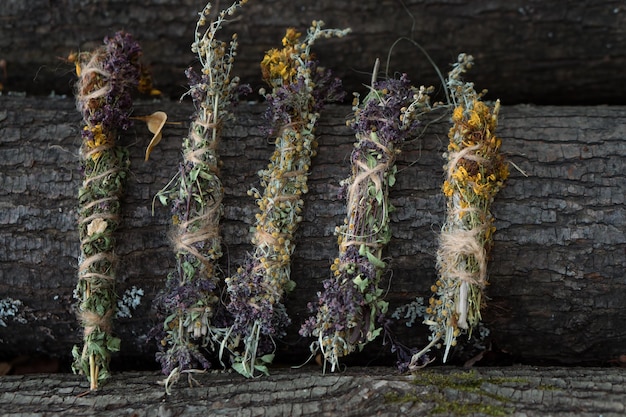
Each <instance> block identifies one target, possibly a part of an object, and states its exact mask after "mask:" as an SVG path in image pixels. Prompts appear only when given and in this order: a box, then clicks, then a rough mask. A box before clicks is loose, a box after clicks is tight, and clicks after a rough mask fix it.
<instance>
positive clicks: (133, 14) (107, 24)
mask: <svg viewBox="0 0 626 417" xmlns="http://www.w3.org/2000/svg"><path fill="white" fill-rule="evenodd" d="M204 3H205V2H204V0H158V1H157V0H134V1H132V2H129V1H124V0H109V1H102V0H80V1H79V0H60V1H54V2H51V1H48V0H27V1H24V0H3V2H2V7H0V60H1V59H4V60H5V61H6V63H7V71H8V78H7V79H6V80H2V79H1V77H2V75H1V73H0V82H3V83H4V84H5V90H6V91H9V90H12V91H27V92H29V93H35V94H43V95H47V94H49V93H50V91H52V90H54V91H56V92H57V94H67V93H69V91H70V85H71V83H70V80H71V71H72V69H71V65H68V64H67V63H64V62H63V61H62V60H61V59H60V58H65V57H67V56H68V54H69V53H70V52H71V51H76V50H90V49H92V48H93V47H94V46H95V45H98V44H100V43H101V41H102V38H103V37H104V36H107V35H110V34H111V33H112V32H113V31H115V30H119V29H125V30H128V31H132V33H133V34H134V35H135V36H136V37H137V39H139V40H140V41H141V43H142V45H143V48H144V51H145V53H144V56H145V60H146V62H148V63H150V64H151V66H152V69H153V72H154V75H155V80H156V83H157V85H158V87H159V88H161V89H162V90H163V91H164V92H165V93H166V94H167V95H168V96H170V97H173V98H175V99H177V98H178V97H179V96H180V95H181V94H182V93H183V92H184V91H185V89H184V86H185V85H186V80H185V78H184V75H183V71H184V69H185V68H186V67H188V66H189V65H191V64H192V63H193V59H194V58H193V55H192V54H191V52H190V51H189V46H190V44H191V42H192V40H193V36H192V35H193V28H194V26H195V20H196V17H197V12H198V11H200V10H201V9H202V7H203V6H204ZM226 3H228V2H226V1H222V2H221V3H220V4H221V7H224V6H225V4H226ZM313 19H321V20H324V21H326V23H327V24H328V25H329V26H334V27H348V26H349V27H352V29H353V34H352V35H350V36H349V37H347V38H345V39H342V40H329V41H324V42H320V43H319V45H318V47H317V48H316V51H317V53H318V55H319V57H320V59H321V61H322V62H323V63H324V65H327V66H328V67H330V68H333V69H335V70H336V72H337V73H338V74H339V75H340V76H341V77H342V78H343V79H344V82H345V84H346V86H347V88H348V91H356V90H361V88H362V86H361V84H363V83H365V84H368V83H369V79H370V75H369V73H370V71H371V68H372V66H373V63H374V60H375V59H376V58H377V57H380V58H382V59H383V60H384V59H385V58H386V56H387V54H388V52H389V50H390V48H391V47H392V45H393V43H394V42H395V41H396V40H398V39H399V38H402V37H407V38H412V39H414V40H415V41H417V42H419V43H420V44H421V45H422V46H423V47H424V48H425V49H426V50H427V51H428V52H429V54H430V55H431V56H432V58H433V60H434V62H435V63H436V64H437V65H438V66H439V67H440V68H441V69H442V71H443V72H444V73H445V72H446V71H447V70H448V69H449V68H448V65H449V64H450V63H451V62H454V60H455V59H456V56H457V54H458V53H460V52H467V53H470V54H473V55H474V56H475V57H476V58H477V70H476V71H475V74H473V75H472V78H473V79H474V80H475V81H476V83H477V85H478V86H480V87H481V88H489V89H490V91H491V92H492V93H493V94H494V97H495V96H497V97H500V98H501V99H502V100H503V103H506V104H514V103H536V104H576V103H578V104H581V103H584V104H604V103H611V104H626V103H625V102H624V96H623V94H622V91H621V89H619V88H616V87H617V86H623V85H625V84H626V72H625V71H623V68H625V67H626V54H625V53H624V50H623V48H621V47H620V46H622V45H623V44H624V41H625V38H626V8H625V7H624V4H623V2H621V1H619V0H610V1H603V2H597V1H593V0H582V1H576V2H568V3H567V4H563V3H561V2H546V1H538V0H534V1H527V0H512V1H511V0H495V1H463V0H383V1H381V0H360V1H351V0H318V1H305V0H301V1H293V0H262V1H259V0H252V1H250V3H249V5H248V6H246V8H245V9H244V10H243V12H242V18H241V20H239V21H238V22H237V23H236V24H234V25H233V26H232V28H233V30H236V31H237V32H238V33H239V34H240V41H241V49H240V54H239V56H238V59H237V68H236V71H235V72H236V73H238V74H239V75H241V77H242V79H243V80H244V82H249V83H250V84H252V86H253V87H254V88H255V89H256V88H257V87H259V86H260V84H261V81H260V73H259V67H258V62H259V61H260V59H261V58H262V56H263V52H264V51H265V50H267V49H268V48H271V47H275V46H276V45H277V44H278V43H279V41H280V39H281V37H282V36H283V33H284V30H285V28H286V27H288V26H295V27H297V28H299V29H302V30H304V29H306V28H307V27H308V25H309V24H310V22H311V20H313ZM390 68H391V72H392V73H393V72H396V71H399V72H406V73H408V74H409V75H410V77H411V79H413V80H416V82H417V81H419V82H420V83H424V84H431V83H438V81H437V80H436V78H435V76H434V71H433V69H432V68H431V67H430V64H429V63H428V61H427V60H426V58H425V57H424V56H423V54H422V53H420V52H419V51H418V50H417V48H415V47H413V46H412V45H411V44H410V43H409V42H402V43H400V44H399V45H398V46H397V47H396V48H395V49H394V50H393V52H392V54H391V66H390Z"/></svg>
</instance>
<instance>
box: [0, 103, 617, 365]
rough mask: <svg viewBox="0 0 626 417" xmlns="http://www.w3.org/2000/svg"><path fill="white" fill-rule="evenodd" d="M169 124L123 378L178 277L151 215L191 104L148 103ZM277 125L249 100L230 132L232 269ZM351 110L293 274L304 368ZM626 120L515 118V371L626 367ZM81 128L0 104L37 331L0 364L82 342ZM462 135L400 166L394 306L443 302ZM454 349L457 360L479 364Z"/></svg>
mask: <svg viewBox="0 0 626 417" xmlns="http://www.w3.org/2000/svg"><path fill="white" fill-rule="evenodd" d="M156 110H164V111H166V112H168V113H169V115H170V118H169V120H170V121H174V122H176V121H179V122H183V123H182V124H180V125H174V124H171V125H166V129H165V132H164V135H165V138H164V140H163V141H162V143H161V145H159V147H158V148H157V149H156V150H155V151H154V152H153V153H152V156H151V160H150V162H148V163H144V162H143V153H144V148H145V145H146V144H147V142H148V140H149V137H150V134H149V133H148V131H147V129H145V127H144V126H142V125H139V124H137V125H136V126H135V128H134V131H133V132H131V133H130V134H129V138H128V140H129V141H130V142H132V143H133V145H132V150H131V154H132V175H131V177H130V181H129V184H128V188H127V196H126V198H125V199H124V203H123V210H124V213H123V216H124V217H123V225H122V228H121V231H120V232H119V238H118V242H119V249H118V252H117V253H118V255H119V258H120V264H119V269H118V282H119V285H118V290H119V294H122V292H123V291H124V290H126V289H128V288H130V287H132V286H137V287H139V288H142V289H143V290H144V291H145V293H146V294H145V296H144V298H143V300H142V303H141V305H140V306H139V308H138V310H136V311H135V312H134V313H133V318H131V319H120V320H118V321H117V323H116V327H115V330H116V332H117V333H118V334H119V335H120V336H121V338H122V352H121V353H120V355H119V357H118V358H120V359H121V360H129V359H133V362H132V363H131V365H128V363H126V366H123V365H119V366H118V367H117V368H116V369H124V368H125V367H126V368H127V367H128V366H137V365H138V360H140V359H142V360H143V361H145V362H147V363H149V364H151V365H152V366H154V363H153V362H152V360H153V352H154V342H147V341H146V334H147V332H148V330H149V329H150V327H151V326H152V325H154V324H155V322H154V316H153V313H152V312H151V309H150V304H151V301H152V299H153V297H154V295H155V293H156V292H157V291H158V290H159V289H160V288H161V286H162V285H163V283H164V281H165V276H166V274H167V272H168V270H169V268H170V267H172V265H173V255H172V254H171V252H170V247H169V245H168V240H167V230H168V223H169V215H168V209H167V208H165V207H161V206H159V205H158V203H157V206H156V207H155V215H154V216H152V215H151V201H152V198H153V196H154V195H155V194H156V192H157V191H158V190H159V189H160V188H161V187H163V186H164V185H165V184H166V183H167V182H168V181H169V179H170V178H171V176H172V175H173V174H174V172H175V170H176V167H177V164H178V162H179V158H180V145H179V144H180V139H181V138H182V137H183V136H184V135H185V134H186V130H187V125H188V124H187V121H188V119H189V116H190V114H191V112H192V108H191V105H190V104H189V103H187V102H185V103H182V104H181V103H178V102H169V101H162V102H158V101H157V102H142V103H139V104H138V105H137V106H136V110H135V114H137V115H144V114H149V113H152V112H153V111H156ZM263 111H264V106H263V105H260V104H254V105H248V104H242V105H241V107H240V108H239V109H238V112H237V113H238V122H237V123H236V124H233V125H229V126H228V127H227V129H226V131H225V136H226V137H225V138H224V141H223V142H222V149H221V154H222V156H223V162H224V164H223V171H222V174H223V179H224V184H225V189H226V199H225V204H226V213H225V219H224V221H223V235H224V243H225V245H226V251H225V253H226V256H225V257H224V258H223V261H224V264H223V268H224V270H225V271H228V270H229V269H232V268H236V266H237V265H238V263H239V262H240V261H241V260H242V259H243V255H244V253H245V251H247V250H249V249H250V247H251V246H250V245H249V235H248V229H249V227H250V226H251V223H252V221H253V218H254V213H255V209H256V207H255V204H254V201H253V199H251V198H250V197H248V196H247V195H246V191H247V190H248V188H250V187H251V186H253V185H256V184H257V183H258V177H257V175H256V172H257V171H258V170H259V169H261V168H262V167H264V166H265V165H266V164H267V161H268V158H269V156H270V154H271V152H272V151H273V145H271V144H270V143H268V139H267V138H265V137H264V136H263V133H262V126H263V124H264V122H263V119H262V112H263ZM349 113H350V108H349V107H347V106H334V107H329V108H328V109H327V111H325V112H324V113H323V116H322V119H321V122H320V126H319V129H318V133H319V135H320V139H319V142H320V150H319V155H318V156H317V157H316V159H315V161H314V166H313V169H312V174H311V176H310V182H309V190H310V191H309V194H307V195H306V204H305V206H306V211H305V212H304V222H303V223H302V225H301V228H300V231H299V240H298V244H297V248H296V252H295V255H294V263H293V269H292V271H293V277H294V279H295V281H296V282H297V285H298V287H297V289H296V291H295V292H294V293H293V295H292V296H291V298H290V299H289V301H288V304H287V307H288V309H289V313H290V315H291V317H292V319H293V321H294V324H295V325H294V327H293V328H292V329H291V330H290V335H289V337H288V338H287V339H286V341H285V343H281V344H279V346H278V354H279V357H278V361H279V362H280V361H284V362H287V363H289V364H297V363H302V362H303V361H304V360H305V359H306V357H307V356H308V343H309V341H308V340H301V339H300V338H299V337H298V336H297V326H299V325H300V324H301V323H302V322H303V320H304V319H305V318H306V317H307V311H306V303H307V302H309V301H311V300H312V298H313V295H314V294H315V292H316V291H319V290H320V285H321V281H322V279H323V278H324V277H325V276H326V274H328V273H329V270H328V267H329V261H330V260H331V259H332V258H333V257H334V256H335V254H336V250H337V249H336V239H335V237H334V236H333V231H334V228H335V226H336V225H337V224H339V222H341V221H343V217H344V203H343V202H342V201H340V200H337V198H336V193H337V190H338V183H339V181H340V180H341V179H343V178H344V177H345V176H347V174H348V168H349V167H348V161H347V159H348V155H349V152H350V150H351V147H352V142H353V140H354V138H353V136H352V134H351V131H350V129H349V128H347V127H346V126H345V122H344V121H345V118H346V116H347V115H348V114H349ZM625 117H626V108H625V107H532V106H510V107H509V106H505V107H504V108H503V110H502V113H501V123H500V135H501V137H502V138H503V149H504V151H505V152H508V153H509V155H510V160H511V161H512V162H514V163H515V164H516V165H517V166H518V167H520V168H521V169H522V170H524V171H525V173H526V174H527V175H528V177H524V176H523V175H522V174H521V173H520V172H518V171H517V170H515V169H512V170H511V172H512V175H511V178H510V180H509V181H508V184H507V186H506V187H505V188H504V189H503V191H502V192H501V193H500V194H499V195H498V198H497V200H496V202H495V204H494V206H493V208H494V213H495V217H496V219H497V223H496V226H497V227H498V232H497V233H496V242H495V250H494V251H493V259H492V262H491V264H490V281H491V285H490V287H489V288H488V295H489V297H490V298H491V300H490V302H489V308H488V310H487V311H486V312H485V314H484V320H485V323H486V326H487V327H488V328H489V330H490V331H491V334H490V338H489V341H492V342H493V343H494V345H495V346H497V347H498V348H499V349H500V350H502V351H505V352H507V353H508V354H510V355H511V356H512V359H514V360H521V361H525V362H527V363H528V362H530V363H540V362H542V363H543V362H549V361H560V362H565V363H577V364H582V363H606V362H607V361H610V360H612V359H615V358H617V357H618V356H619V355H620V354H624V353H626V352H625V351H624V345H625V342H626V325H625V324H624V323H626V309H624V306H623V300H624V299H626V281H625V280H624V278H625V277H624V267H625V266H626V263H625V262H626V261H625V259H626V238H625V236H624V230H625V228H626V208H625V207H626V206H625V203H624V195H625V194H626V185H625V184H626V181H625V178H624V173H625V172H626V152H624V147H625V145H624V144H625V143H626V142H625V138H626V125H624V123H623V120H624V118H625ZM79 128H80V116H79V115H78V114H77V112H76V111H75V109H74V103H73V101H72V100H70V99H63V98H21V97H7V96H0V138H2V139H1V142H0V246H1V247H2V250H1V251H0V299H2V298H4V297H7V296H10V297H12V298H14V299H19V300H21V301H22V302H23V303H24V305H23V307H22V309H21V313H20V314H21V316H22V318H23V319H25V320H26V323H25V324H20V323H18V322H16V321H15V320H11V319H7V323H8V327H0V339H2V343H0V356H4V357H9V358H10V357H11V356H13V355H16V354H18V353H30V354H44V355H51V356H55V357H58V358H61V359H66V358H67V356H68V355H69V352H70V349H71V347H72V345H73V344H75V343H78V342H79V341H80V336H79V329H78V323H77V322H76V319H75V317H74V314H73V312H72V311H71V306H72V303H73V299H72V291H73V289H74V286H75V282H76V257H77V255H78V237H77V232H76V204H77V203H76V192H77V189H78V185H79V181H80V175H79V172H78V169H77V167H78V162H77V156H76V152H77V149H78V145H79V140H80V139H79ZM448 128H449V124H448V123H447V122H446V121H443V122H437V123H433V124H432V125H430V126H429V127H428V129H427V131H426V134H425V135H424V136H423V137H422V138H421V139H419V140H416V141H414V142H412V143H409V144H407V146H406V148H405V151H404V152H403V153H402V154H401V155H400V157H399V161H398V163H399V171H400V173H399V175H398V182H397V184H396V186H395V187H394V189H393V192H392V200H393V201H392V202H393V204H394V205H395V206H396V208H397V209H396V211H395V212H394V214H393V218H392V221H393V224H392V228H393V234H394V237H393V240H392V242H391V244H390V245H389V253H388V256H389V260H390V265H391V268H392V270H393V275H392V280H391V283H390V285H389V293H388V297H387V298H388V300H389V301H390V302H391V304H392V309H393V308H395V307H397V306H399V305H402V304H405V303H407V302H409V301H411V300H412V299H414V297H416V296H425V297H429V296H430V293H429V288H430V285H431V284H432V283H433V282H434V280H435V279H436V272H435V265H434V262H435V259H434V253H435V250H436V232H437V229H438V228H439V227H440V226H441V223H442V221H443V216H444V213H443V208H444V200H443V198H442V195H441V192H440V186H441V181H442V163H443V159H442V157H441V152H442V150H443V149H444V148H445V146H446V143H447V140H446V132H447V130H448ZM396 331H397V332H398V335H399V337H400V339H401V340H402V341H404V342H405V343H407V344H409V345H412V346H423V345H424V344H425V343H426V337H427V330H426V328H425V327H424V326H422V325H417V326H416V327H414V328H412V329H408V328H406V327H404V326H403V325H401V324H399V325H397V326H396ZM457 353H458V355H457V359H458V360H463V359H466V356H467V355H470V354H473V353H470V352H467V351H466V352H461V350H460V349H459V350H457ZM474 353H475V352H474ZM464 356H465V357H464ZM389 358H390V355H389V353H388V350H387V347H384V348H383V347H381V346H380V344H379V343H373V344H372V346H371V348H370V349H367V350H366V351H365V352H364V353H363V354H362V355H355V357H354V358H352V360H354V361H355V362H356V363H361V364H364V363H365V361H370V360H373V359H376V360H377V361H378V362H376V363H381V362H388V361H389ZM114 368H115V367H114Z"/></svg>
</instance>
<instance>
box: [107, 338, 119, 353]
mask: <svg viewBox="0 0 626 417" xmlns="http://www.w3.org/2000/svg"><path fill="white" fill-rule="evenodd" d="M120 344H121V340H120V339H119V338H118V337H109V338H108V340H107V349H108V350H109V352H119V351H120Z"/></svg>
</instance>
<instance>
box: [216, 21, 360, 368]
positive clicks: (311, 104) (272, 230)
mask: <svg viewBox="0 0 626 417" xmlns="http://www.w3.org/2000/svg"><path fill="white" fill-rule="evenodd" d="M347 32H348V31H347V30H335V29H323V23H322V22H313V24H312V26H311V28H310V29H309V32H308V34H307V36H306V38H305V39H304V40H300V37H301V34H300V33H298V32H296V31H295V30H294V29H288V30H287V33H286V35H285V37H284V38H283V41H282V42H283V49H280V50H278V49H272V50H270V51H268V52H267V53H266V55H265V57H264V59H263V61H262V62H261V69H262V72H263V77H264V79H265V81H266V82H267V83H268V84H269V85H270V86H271V87H272V90H271V92H270V93H267V94H266V95H265V97H266V99H267V102H268V104H269V109H268V113H267V117H268V119H269V120H270V121H271V123H272V126H273V131H272V133H273V134H274V135H275V146H276V148H275V151H274V154H273V155H272V157H271V160H270V163H269V165H268V168H267V169H265V170H262V171H260V172H259V176H260V178H261V186H262V188H263V191H262V192H261V191H258V190H256V189H253V190H251V191H250V194H251V195H253V196H254V197H255V198H256V199H257V204H258V206H259V209H260V213H258V214H257V215H256V227H255V229H254V236H253V238H252V243H253V245H254V251H253V252H252V253H249V254H248V255H247V257H246V259H245V261H244V263H243V266H241V267H239V268H238V270H237V273H236V274H235V275H233V276H231V277H230V278H227V280H226V282H227V285H228V294H229V296H230V303H229V305H228V310H229V312H230V313H231V314H232V316H233V317H234V323H233V325H232V327H231V329H230V333H229V335H228V336H229V341H228V342H225V343H227V344H228V348H229V350H230V351H231V353H233V355H234V357H233V365H232V366H233V368H234V369H235V370H236V371H238V372H239V373H241V374H242V375H245V376H246V377H252V376H254V373H255V371H260V372H263V373H266V374H267V373H268V369H267V365H268V364H270V363H271V362H272V360H273V357H274V356H273V351H274V344H273V343H274V342H273V339H274V338H276V337H282V336H283V334H284V331H285V328H286V326H287V325H288V324H289V322H290V320H289V317H288V315H287V312H286V310H285V306H284V305H283V298H284V297H285V295H286V294H287V293H288V292H290V291H291V290H292V289H293V288H294V286H295V283H294V282H293V281H292V280H291V276H290V260H291V254H292V253H293V250H294V247H295V241H294V234H295V232H296V229H297V227H298V224H299V223H300V222H301V220H302V217H301V213H302V208H303V205H304V200H303V199H302V195H303V194H305V193H306V192H307V176H308V173H309V169H310V166H311V159H312V157H313V156H314V155H315V154H316V146H317V142H316V139H315V133H314V130H315V124H316V122H317V120H318V118H319V112H320V110H321V108H322V106H323V105H324V103H326V102H328V101H331V100H337V99H340V98H341V97H342V94H341V91H340V82H339V80H338V79H335V78H332V77H331V75H330V72H329V71H327V70H325V69H323V68H322V67H320V66H318V63H317V62H316V61H315V60H314V59H313V57H312V54H311V51H310V49H311V46H312V45H313V43H314V42H315V41H316V40H318V39H320V38H328V37H331V36H344V35H345V34H346V33H347ZM241 341H243V348H242V350H243V352H241V351H240V350H237V347H236V345H238V344H239V342H241Z"/></svg>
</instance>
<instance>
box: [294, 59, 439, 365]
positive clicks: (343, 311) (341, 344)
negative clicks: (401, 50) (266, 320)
mask: <svg viewBox="0 0 626 417" xmlns="http://www.w3.org/2000/svg"><path fill="white" fill-rule="evenodd" d="M375 72H376V71H375ZM428 93H429V90H427V89H425V88H424V87H421V88H420V89H416V88H414V87H413V86H412V85H411V83H410V81H409V80H408V78H407V77H406V76H405V75H404V76H402V77H401V78H400V79H389V80H384V81H379V82H373V83H372V87H371V91H370V92H369V94H368V95H367V96H366V97H365V99H364V100H363V102H362V103H360V104H359V101H358V96H357V98H356V99H355V103H354V119H353V120H351V121H349V122H348V123H349V124H350V125H351V126H352V128H353V129H354V130H355V135H356V143H355V145H354V146H355V149H354V150H353V152H352V156H351V165H352V173H351V176H350V177H349V178H347V179H346V180H344V181H342V185H343V187H344V190H345V194H346V197H345V198H346V200H347V215H346V219H345V221H344V224H343V225H342V226H339V227H337V229H336V234H337V236H338V239H337V240H338V245H339V256H338V257H337V258H336V259H335V260H334V262H333V264H332V266H331V268H330V269H331V272H332V274H331V276H330V277H329V278H328V279H326V280H325V281H324V291H323V292H320V293H318V301H317V303H315V304H309V308H310V309H311V311H312V312H313V313H315V316H312V317H310V318H309V319H308V320H307V321H306V322H305V324H304V325H303V326H302V328H301V330H300V333H301V334H302V335H303V336H313V337H315V338H317V340H316V341H314V342H313V343H312V345H311V350H312V351H313V352H314V353H315V352H316V351H318V350H319V351H320V352H321V353H322V355H323V357H324V360H325V364H324V365H325V366H326V362H328V363H330V367H331V372H333V371H335V369H337V367H338V365H339V360H340V358H342V357H344V356H346V355H348V354H350V353H352V352H354V351H355V350H356V349H357V348H362V347H363V346H365V344H367V343H368V342H371V341H372V340H374V339H375V338H376V337H377V336H378V335H379V334H380V332H381V328H380V327H379V324H378V323H379V321H380V320H381V319H382V317H383V316H384V314H385V313H386V311H387V305H388V304H387V302H386V301H384V299H383V293H384V290H383V289H382V288H381V287H380V284H381V281H382V278H383V275H384V273H385V272H386V268H387V264H386V262H385V261H384V260H383V249H384V248H385V247H386V245H387V243H389V240H390V239H391V228H390V225H389V213H390V211H391V210H392V208H393V207H392V206H391V203H390V202H389V190H390V188H391V187H393V185H394V184H395V182H396V171H397V168H396V165H395V161H396V156H397V154H398V153H399V152H400V150H401V147H402V145H403V143H404V142H405V141H406V140H407V139H409V138H411V137H415V136H417V132H416V128H417V126H418V125H419V116H420V115H422V114H423V112H426V111H428V110H429V108H430V105H429V95H428ZM324 369H325V368H324Z"/></svg>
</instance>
